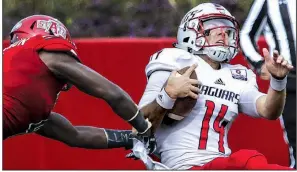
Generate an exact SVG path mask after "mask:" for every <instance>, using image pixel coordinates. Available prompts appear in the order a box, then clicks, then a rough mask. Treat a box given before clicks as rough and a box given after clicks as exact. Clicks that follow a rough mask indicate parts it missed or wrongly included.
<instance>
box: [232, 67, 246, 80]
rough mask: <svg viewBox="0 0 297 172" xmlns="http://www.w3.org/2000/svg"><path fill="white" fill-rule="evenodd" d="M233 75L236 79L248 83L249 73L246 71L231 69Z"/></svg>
mask: <svg viewBox="0 0 297 172" xmlns="http://www.w3.org/2000/svg"><path fill="white" fill-rule="evenodd" d="M231 74H232V77H233V78H234V79H239V80H243V81H247V71H246V70H245V69H231Z"/></svg>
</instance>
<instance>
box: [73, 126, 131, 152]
mask: <svg viewBox="0 0 297 172" xmlns="http://www.w3.org/2000/svg"><path fill="white" fill-rule="evenodd" d="M75 128H76V130H77V133H78V134H77V137H75V138H72V141H71V142H69V143H68V145H69V146H72V147H79V148H86V149H108V148H121V147H126V148H132V146H133V141H132V139H131V137H130V134H131V133H132V131H131V130H110V129H103V128H96V127H89V126H75Z"/></svg>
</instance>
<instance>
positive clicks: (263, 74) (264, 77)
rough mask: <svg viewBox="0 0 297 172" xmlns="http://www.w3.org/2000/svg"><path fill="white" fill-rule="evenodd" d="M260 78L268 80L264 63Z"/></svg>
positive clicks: (268, 74)
mask: <svg viewBox="0 0 297 172" xmlns="http://www.w3.org/2000/svg"><path fill="white" fill-rule="evenodd" d="M260 78H261V79H263V80H270V73H269V72H268V70H267V68H266V64H265V63H264V64H263V65H262V67H261V72H260Z"/></svg>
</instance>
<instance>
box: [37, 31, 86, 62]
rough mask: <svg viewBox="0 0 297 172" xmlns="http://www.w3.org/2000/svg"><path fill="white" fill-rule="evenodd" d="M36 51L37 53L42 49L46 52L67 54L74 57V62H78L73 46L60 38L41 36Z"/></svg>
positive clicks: (75, 49)
mask: <svg viewBox="0 0 297 172" xmlns="http://www.w3.org/2000/svg"><path fill="white" fill-rule="evenodd" d="M36 49H37V51H38V50H41V49H43V50H46V51H63V52H67V53H68V54H69V55H71V56H72V57H74V58H75V59H76V60H78V61H79V62H80V59H79V57H78V54H77V48H76V46H75V44H74V43H71V42H69V41H68V40H65V39H63V38H60V37H56V36H43V37H42V38H41V39H40V42H39V43H38V45H37V47H36Z"/></svg>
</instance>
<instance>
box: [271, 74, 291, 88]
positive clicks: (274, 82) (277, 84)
mask: <svg viewBox="0 0 297 172" xmlns="http://www.w3.org/2000/svg"><path fill="white" fill-rule="evenodd" d="M286 86H287V76H286V77H285V78H284V79H282V80H278V79H276V78H274V77H273V76H271V79H270V87H271V88H272V89H274V90H275V91H283V90H284V89H285V88H286Z"/></svg>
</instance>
